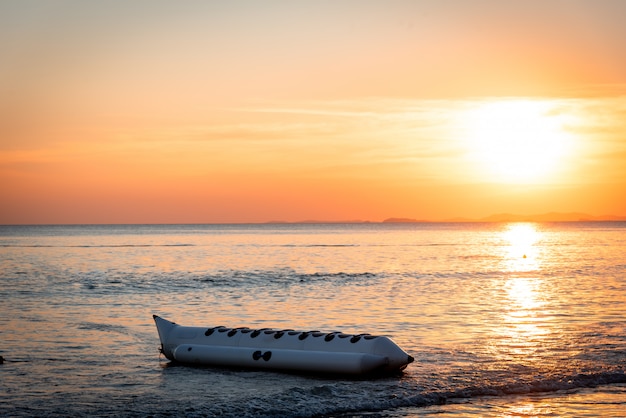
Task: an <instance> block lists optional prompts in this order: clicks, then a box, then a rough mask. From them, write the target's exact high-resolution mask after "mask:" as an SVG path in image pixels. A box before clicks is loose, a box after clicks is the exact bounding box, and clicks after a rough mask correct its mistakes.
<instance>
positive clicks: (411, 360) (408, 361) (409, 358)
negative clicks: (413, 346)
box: [406, 356, 415, 363]
mask: <svg viewBox="0 0 626 418" xmlns="http://www.w3.org/2000/svg"><path fill="white" fill-rule="evenodd" d="M406 360H407V363H413V362H414V361H415V358H414V357H413V356H408V357H407V359H406Z"/></svg>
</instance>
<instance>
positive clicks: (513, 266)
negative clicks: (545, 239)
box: [502, 223, 542, 271]
mask: <svg viewBox="0 0 626 418" xmlns="http://www.w3.org/2000/svg"><path fill="white" fill-rule="evenodd" d="M541 238H542V232H541V231H539V230H537V228H536V226H535V225H534V224H532V223H514V224H509V225H508V226H507V229H506V230H505V231H504V232H503V234H502V239H503V240H504V245H505V248H506V253H505V254H504V256H505V262H506V267H507V271H533V270H538V269H539V268H540V267H541V265H540V262H539V254H538V249H537V245H536V244H537V243H538V242H539V241H540V240H541Z"/></svg>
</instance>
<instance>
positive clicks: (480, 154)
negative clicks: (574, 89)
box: [465, 99, 572, 183]
mask: <svg viewBox="0 0 626 418" xmlns="http://www.w3.org/2000/svg"><path fill="white" fill-rule="evenodd" d="M557 104H558V102H555V101H548V100H530V99H511V100H495V101H489V102H486V103H482V104H480V105H478V106H476V107H473V108H472V109H470V110H469V111H468V112H467V113H466V136H465V141H466V142H467V146H468V147H469V157H470V159H471V160H472V161H474V162H475V163H476V164H478V165H479V167H480V170H481V171H483V175H486V176H487V177H488V179H489V180H495V181H497V182H504V183H537V182H542V181H544V180H545V179H546V178H547V177H548V176H549V175H551V174H553V173H555V172H556V171H557V169H558V168H559V166H560V165H561V164H562V162H563V161H562V160H563V159H564V157H565V156H566V155H567V154H568V152H569V151H570V148H571V147H572V145H571V143H572V136H571V133H570V132H567V130H566V125H567V124H568V123H569V122H570V119H571V115H567V114H565V113H562V112H560V111H559V110H558V108H557Z"/></svg>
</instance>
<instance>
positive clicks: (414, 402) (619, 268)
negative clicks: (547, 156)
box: [0, 222, 626, 417]
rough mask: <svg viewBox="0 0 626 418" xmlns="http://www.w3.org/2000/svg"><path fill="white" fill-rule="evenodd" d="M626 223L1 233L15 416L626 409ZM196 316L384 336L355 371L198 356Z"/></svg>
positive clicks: (1, 312) (3, 383)
mask: <svg viewBox="0 0 626 418" xmlns="http://www.w3.org/2000/svg"><path fill="white" fill-rule="evenodd" d="M625 306H626V223H623V222H621V223H620V222H596V223H550V224H535V223H512V224H489V223H476V224H473V223H449V224H446V223H415V224H378V223H372V224H267V225H265V224H264V225H121V226H0V355H2V356H3V357H4V358H5V362H4V364H2V365H0V415H1V416H40V417H56V416H85V415H89V416H136V417H147V416H153V417H172V416H174V417H178V416H189V417H204V416H226V417H230V416H233V417H235V416H237V417H241V416H255V417H256V416H259V417H264V416H301V417H311V416H336V417H349V416H368V417H424V416H431V415H432V416H437V417H466V416H468V417H469V416H523V417H530V416H541V417H543V416H546V417H547V416H616V417H617V416H626V373H625V370H626V315H625V314H624V312H626V311H625V308H624V307H625ZM152 314H158V315H160V316H162V317H164V318H167V319H170V320H173V321H175V322H177V323H179V324H184V325H196V326H207V327H208V326H217V325H225V326H229V327H237V326H249V327H272V328H292V329H297V330H311V329H318V330H322V331H335V330H341V331H344V332H347V333H363V332H368V333H372V334H384V335H388V336H390V337H391V338H392V339H393V340H394V341H395V342H396V343H397V344H398V345H400V346H401V347H402V348H403V349H404V350H405V351H407V352H408V353H409V354H411V355H412V356H413V357H415V359H416V360H415V362H414V363H412V364H410V365H409V366H408V367H407V369H406V370H405V372H404V373H403V374H402V375H399V376H387V377H382V378H376V379H373V378H366V379H354V378H352V379H350V378H342V377H337V376H315V375H298V374H289V373H277V372H268V371H255V370H240V369H224V368H211V367H190V366H181V365H175V364H171V363H170V362H169V361H167V360H166V359H165V358H163V356H161V355H160V354H159V350H158V348H159V340H158V335H157V331H156V328H155V326H154V322H153V320H152Z"/></svg>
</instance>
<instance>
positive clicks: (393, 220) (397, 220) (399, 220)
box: [383, 218, 428, 224]
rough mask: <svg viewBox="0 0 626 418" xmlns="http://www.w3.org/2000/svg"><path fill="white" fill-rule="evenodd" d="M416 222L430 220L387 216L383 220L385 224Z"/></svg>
mask: <svg viewBox="0 0 626 418" xmlns="http://www.w3.org/2000/svg"><path fill="white" fill-rule="evenodd" d="M416 222H428V221H420V220H417V219H411V218H387V219H385V220H384V221H383V223H384V224H408V223H416Z"/></svg>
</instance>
